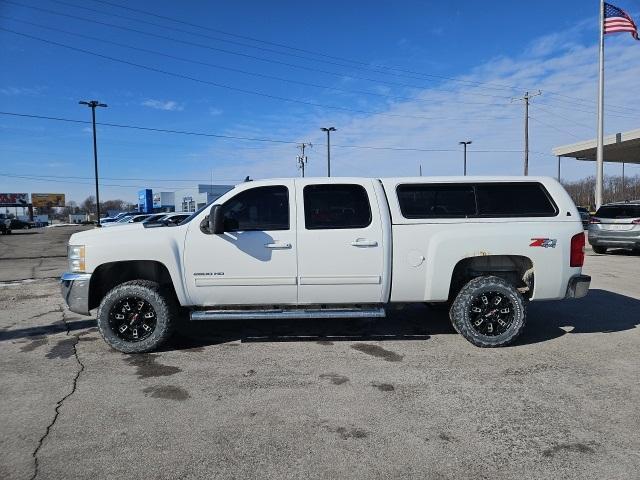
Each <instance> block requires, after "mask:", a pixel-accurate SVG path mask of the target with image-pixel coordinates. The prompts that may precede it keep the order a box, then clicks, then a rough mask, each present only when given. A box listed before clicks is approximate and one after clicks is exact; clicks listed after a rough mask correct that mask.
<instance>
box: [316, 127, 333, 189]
mask: <svg viewBox="0 0 640 480" xmlns="http://www.w3.org/2000/svg"><path fill="white" fill-rule="evenodd" d="M320 130H322V131H323V132H327V177H330V176H331V132H335V131H336V129H335V128H334V127H329V128H326V127H322V128H321V129H320Z"/></svg>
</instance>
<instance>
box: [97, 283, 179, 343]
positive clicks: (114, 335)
mask: <svg viewBox="0 0 640 480" xmlns="http://www.w3.org/2000/svg"><path fill="white" fill-rule="evenodd" d="M174 313H175V307H174V305H173V302H172V301H171V299H170V296H169V295H167V294H165V293H163V292H162V290H161V288H160V286H159V285H158V284H157V283H155V282H151V281H148V280H132V281H130V282H125V283H122V284H120V285H118V286H116V287H115V288H113V289H112V290H111V291H110V292H109V293H107V294H106V295H105V297H104V298H103V299H102V302H100V306H99V307H98V328H99V329H100V333H101V334H102V337H103V338H104V340H105V341H106V342H107V343H108V344H109V345H110V346H111V347H113V348H114V349H116V350H118V351H120V352H124V353H144V352H150V351H152V350H155V349H157V348H158V347H160V346H161V345H162V344H164V343H165V342H166V341H167V340H168V339H169V337H170V336H171V333H172V331H173V323H174V322H173V319H172V314H174Z"/></svg>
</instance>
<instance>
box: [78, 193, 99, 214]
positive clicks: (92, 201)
mask: <svg viewBox="0 0 640 480" xmlns="http://www.w3.org/2000/svg"><path fill="white" fill-rule="evenodd" d="M80 208H82V210H83V211H85V212H86V213H95V212H96V197H94V196H93V195H90V196H88V197H87V198H85V199H84V201H83V202H82V203H81V204H80Z"/></svg>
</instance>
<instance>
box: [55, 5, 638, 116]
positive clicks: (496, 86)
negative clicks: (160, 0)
mask: <svg viewBox="0 0 640 480" xmlns="http://www.w3.org/2000/svg"><path fill="white" fill-rule="evenodd" d="M51 1H53V2H55V3H59V4H63V5H68V6H72V7H75V8H82V9H86V10H89V11H93V12H97V13H101V14H104V15H111V16H116V17H118V18H124V19H128V20H135V21H138V22H141V23H148V24H150V25H154V26H157V27H160V28H165V29H170V30H171V29H174V30H175V28H172V27H169V26H166V25H159V24H154V23H152V22H146V21H144V20H141V19H136V18H133V17H126V16H123V15H117V14H114V13H111V12H105V11H104V10H96V9H91V8H88V7H84V6H79V5H75V4H72V3H68V2H63V1H61V0H51ZM92 1H94V2H95V3H101V4H105V5H110V6H113V7H117V8H121V9H124V10H129V11H133V12H136V13H142V14H144V15H149V16H153V17H156V18H161V19H163V20H168V21H171V22H175V23H179V24H183V25H188V26H191V27H196V28H201V29H204V30H208V31H212V32H216V33H222V34H224V35H228V36H231V37H235V38H242V39H245V40H251V41H253V42H257V43H262V44H267V45H272V46H278V47H280V48H286V49H289V50H294V51H299V52H303V53H307V54H311V55H317V56H320V57H324V58H331V59H334V60H339V61H343V62H349V63H355V64H358V65H362V66H364V67H367V68H368V69H371V68H376V69H382V71H380V70H375V71H376V72H377V73H387V72H388V71H390V70H393V71H399V72H404V73H410V74H414V75H421V76H424V77H430V78H437V79H440V80H448V81H453V82H458V83H463V84H466V85H475V86H480V85H486V86H487V87H488V88H494V89H505V90H522V89H523V87H522V86H515V85H503V84H496V83H493V82H480V81H474V80H462V79H459V78H455V77H447V76H444V75H434V74H427V73H424V72H416V71H412V70H406V69H403V68H399V67H395V66H389V65H375V64H371V63H370V62H366V61H362V60H355V59H350V58H345V57H339V56H334V55H329V54H326V53H321V52H315V51H312V50H306V49H302V48H298V47H292V46H290V45H285V44H280V43H275V42H269V41H266V40H261V39H257V38H254V37H249V36H244V35H238V34H234V33H231V32H227V31H224V30H220V29H215V28H211V27H208V26H204V25H199V24H195V23H191V22H187V21H184V20H179V19H176V18H172V17H169V16H164V15H159V14H157V13H153V12H149V11H146V10H141V9H136V8H132V7H128V6H125V5H120V4H117V3H114V2H109V1H106V0H92ZM177 31H182V32H184V33H188V34H191V35H198V34H197V33H195V32H190V31H188V30H177ZM212 38H214V39H216V40H221V41H227V42H229V41H228V40H223V39H219V38H215V37H212ZM240 45H244V46H248V47H250V48H260V47H256V46H255V45H247V44H240ZM269 51H274V50H269ZM274 52H275V53H279V54H286V53H284V52H278V51H274ZM300 58H306V59H308V57H300ZM311 60H315V61H320V60H318V59H311ZM336 65H338V64H336ZM341 66H346V67H349V66H348V65H341ZM408 78H415V77H408ZM546 92H547V93H548V94H551V95H555V96H558V97H564V98H567V99H570V100H572V101H574V102H586V103H593V101H590V100H586V99H581V98H577V97H571V96H569V95H564V94H562V93H557V92H554V91H548V90H546ZM565 102H566V100H565ZM608 106H609V107H613V108H618V109H624V110H632V111H633V110H636V109H632V108H629V107H625V106H619V105H613V104H608ZM636 111H637V110H636Z"/></svg>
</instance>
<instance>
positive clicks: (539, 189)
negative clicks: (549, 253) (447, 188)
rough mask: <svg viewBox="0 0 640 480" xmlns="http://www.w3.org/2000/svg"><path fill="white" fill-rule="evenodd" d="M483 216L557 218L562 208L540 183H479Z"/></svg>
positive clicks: (480, 207) (477, 189) (479, 212)
mask: <svg viewBox="0 0 640 480" xmlns="http://www.w3.org/2000/svg"><path fill="white" fill-rule="evenodd" d="M475 189H476V198H477V201H478V214H479V215H480V216H481V217H555V216H556V215H557V214H558V209H557V207H556V205H555V203H553V200H551V197H550V196H549V194H548V193H547V191H546V189H545V188H544V187H543V186H542V185H541V184H539V183H535V182H531V183H527V182H518V183H479V184H477V185H476V186H475Z"/></svg>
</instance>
